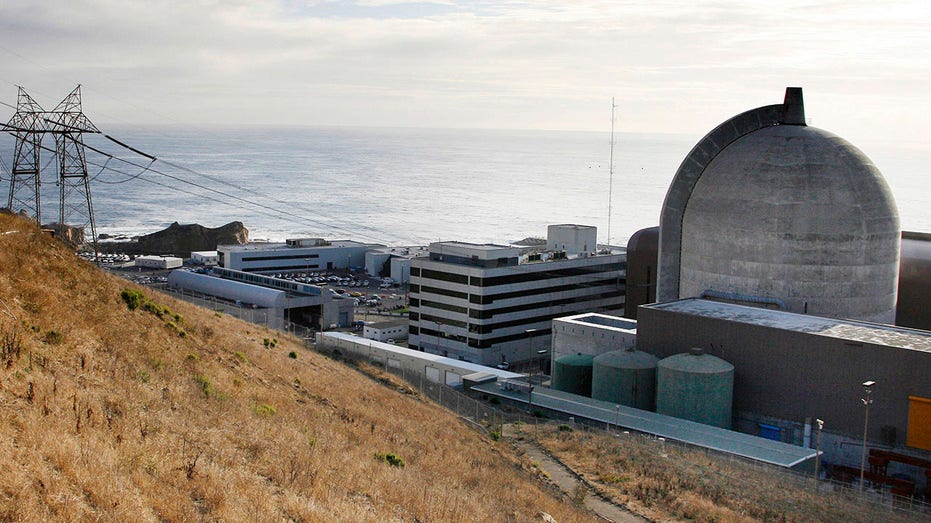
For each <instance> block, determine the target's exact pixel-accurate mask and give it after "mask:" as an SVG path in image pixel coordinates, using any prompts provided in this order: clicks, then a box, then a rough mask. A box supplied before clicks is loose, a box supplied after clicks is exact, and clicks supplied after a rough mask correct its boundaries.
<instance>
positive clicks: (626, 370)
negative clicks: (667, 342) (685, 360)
mask: <svg viewBox="0 0 931 523" xmlns="http://www.w3.org/2000/svg"><path fill="white" fill-rule="evenodd" d="M658 361H659V358H657V357H656V356H654V355H652V354H647V353H646V352H643V351H639V350H636V349H634V348H633V347H630V348H628V349H624V350H615V351H611V352H606V353H604V354H599V355H598V356H595V359H594V361H593V363H592V398H594V399H596V400H602V401H610V402H611V403H617V404H619V405H625V406H627V407H633V408H635V409H641V410H653V405H654V400H655V399H656V363H657V362H658Z"/></svg>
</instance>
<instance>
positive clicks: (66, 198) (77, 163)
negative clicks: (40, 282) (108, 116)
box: [3, 85, 100, 257]
mask: <svg viewBox="0 0 931 523" xmlns="http://www.w3.org/2000/svg"><path fill="white" fill-rule="evenodd" d="M3 130H5V131H8V132H10V133H12V134H13V135H14V136H15V137H16V152H15V155H14V157H13V168H12V169H11V176H10V197H9V201H8V202H7V204H8V206H9V209H10V211H11V212H16V211H17V208H15V207H14V204H15V205H16V206H17V207H18V209H19V210H21V211H25V212H26V213H30V214H32V215H33V216H35V220H36V223H37V224H38V225H39V226H41V225H42V205H41V202H40V200H39V197H40V191H39V187H40V185H41V173H40V170H41V169H40V163H39V151H40V149H43V148H44V147H43V146H42V138H44V137H45V135H46V134H51V135H53V136H55V156H56V159H57V160H58V161H57V164H58V165H57V167H58V169H57V170H58V177H57V184H58V186H59V188H60V189H61V191H60V192H61V200H60V202H59V207H58V210H59V214H58V224H57V225H56V231H55V232H56V234H57V235H58V236H59V237H60V238H62V239H64V240H67V241H69V242H70V243H75V244H80V243H84V239H83V238H75V237H70V236H69V235H68V234H69V231H70V229H69V227H68V225H67V224H68V221H69V219H70V218H72V216H73V215H77V216H76V218H77V220H78V221H79V223H76V224H74V225H77V226H79V227H80V228H81V229H82V232H83V229H84V228H86V227H90V235H91V240H92V242H93V245H94V256H95V257H96V256H97V227H96V224H95V223H94V206H93V205H92V203H91V191H90V180H89V178H88V176H87V159H86V157H85V154H84V142H83V141H82V134H83V133H99V132H100V130H98V129H97V127H95V126H94V124H93V123H91V121H90V120H89V119H88V118H87V117H86V116H84V113H83V112H82V110H81V86H80V85H78V86H77V87H75V88H74V90H73V91H71V93H70V94H68V96H66V97H65V98H64V100H62V101H61V103H59V104H58V105H57V106H56V107H55V109H53V110H51V111H46V110H44V109H42V107H41V106H40V105H39V104H38V103H36V101H35V100H33V99H32V97H31V96H29V95H28V94H27V93H26V91H25V90H24V89H23V88H22V87H20V88H19V96H18V98H17V104H16V113H15V114H14V115H13V117H12V118H11V119H10V121H9V122H8V123H7V124H6V125H4V126H3ZM29 189H31V191H28V192H27V190H29ZM24 192H25V194H24ZM73 194H77V195H78V196H77V198H79V200H78V201H76V202H72V200H73V199H75V198H74V197H73V196H72V195H73ZM85 204H86V207H85Z"/></svg>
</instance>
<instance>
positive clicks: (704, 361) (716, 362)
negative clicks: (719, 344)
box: [657, 349, 734, 374]
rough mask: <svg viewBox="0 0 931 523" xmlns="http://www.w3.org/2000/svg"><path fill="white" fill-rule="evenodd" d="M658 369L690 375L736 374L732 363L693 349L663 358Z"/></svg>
mask: <svg viewBox="0 0 931 523" xmlns="http://www.w3.org/2000/svg"><path fill="white" fill-rule="evenodd" d="M657 367H658V368H663V369H670V370H676V371H682V372H688V373H689V374H726V373H729V372H734V366H733V365H731V364H730V363H728V362H726V361H724V360H722V359H721V358H718V357H717V356H712V355H711V354H705V352H704V351H702V350H700V349H699V350H695V349H692V350H691V351H690V352H683V353H681V354H674V355H672V356H669V357H668V358H663V359H661V360H659V363H657Z"/></svg>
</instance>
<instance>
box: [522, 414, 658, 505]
mask: <svg viewBox="0 0 931 523" xmlns="http://www.w3.org/2000/svg"><path fill="white" fill-rule="evenodd" d="M531 430H532V429H531ZM525 434H526V433H525ZM528 435H529V434H528ZM504 436H505V437H506V438H507V439H508V441H510V442H511V443H512V444H513V445H514V446H516V447H517V448H519V449H521V450H523V451H524V453H525V454H526V455H527V457H528V458H529V459H530V460H531V461H532V462H534V463H536V464H537V465H539V467H540V469H542V470H543V471H544V472H546V474H547V476H549V479H550V480H551V481H552V482H553V484H555V485H556V486H557V487H559V489H560V490H562V491H563V492H564V493H565V494H566V495H567V496H569V498H570V499H572V498H573V497H574V494H575V493H576V492H577V491H578V488H579V485H580V484H581V485H582V487H583V488H584V489H585V491H586V492H585V499H584V501H583V504H584V506H585V508H587V509H589V510H591V511H592V512H594V513H595V514H597V515H598V516H599V517H601V518H602V519H604V520H606V521H613V522H615V523H648V522H649V520H648V519H646V518H643V517H641V516H638V515H636V514H634V513H632V512H630V511H629V510H627V509H626V508H624V507H623V506H622V505H617V504H615V503H613V502H610V501H608V500H606V499H603V498H601V497H600V496H598V495H596V494H594V492H593V490H592V488H591V485H589V484H588V483H587V482H585V480H583V479H582V478H580V477H579V476H578V475H577V474H576V473H575V472H573V471H572V469H570V468H569V467H567V466H566V465H564V464H563V463H562V462H560V461H558V460H556V459H555V458H553V456H551V455H550V454H549V453H548V452H545V451H544V450H543V449H542V448H540V446H539V445H537V444H536V443H535V442H534V441H531V440H530V439H528V438H526V437H525V438H523V439H522V440H518V439H517V438H516V437H515V436H516V432H515V430H514V428H513V426H512V425H505V426H504Z"/></svg>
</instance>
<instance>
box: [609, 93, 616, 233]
mask: <svg viewBox="0 0 931 523" xmlns="http://www.w3.org/2000/svg"><path fill="white" fill-rule="evenodd" d="M616 107H617V105H615V104H614V97H613V96H612V97H611V155H610V157H609V160H608V241H607V244H608V246H610V245H611V190H612V185H614V109H615V108H616Z"/></svg>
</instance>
